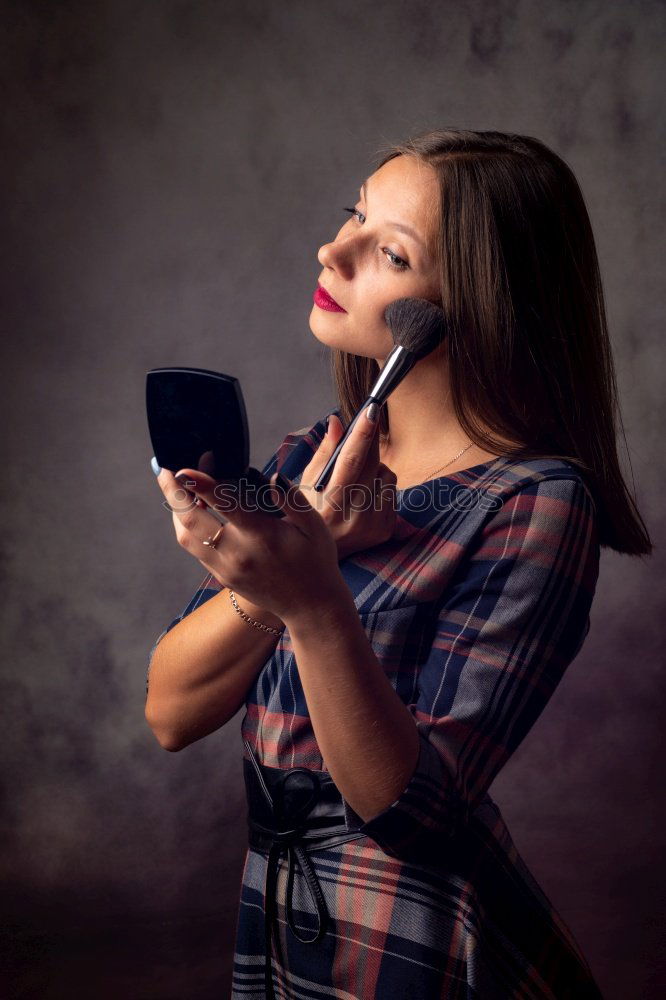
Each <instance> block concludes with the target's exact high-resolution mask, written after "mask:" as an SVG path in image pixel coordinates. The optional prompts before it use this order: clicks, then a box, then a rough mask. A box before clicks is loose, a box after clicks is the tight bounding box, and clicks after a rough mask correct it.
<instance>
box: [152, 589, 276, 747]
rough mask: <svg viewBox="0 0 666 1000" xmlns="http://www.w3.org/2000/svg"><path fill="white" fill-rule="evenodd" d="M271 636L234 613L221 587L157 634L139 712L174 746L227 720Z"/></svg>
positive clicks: (251, 611)
mask: <svg viewBox="0 0 666 1000" xmlns="http://www.w3.org/2000/svg"><path fill="white" fill-rule="evenodd" d="M238 603H239V605H240V607H241V609H242V610H243V611H244V612H246V614H248V615H249V616H250V617H252V618H257V619H258V620H259V621H261V622H263V623H264V624H266V625H272V626H273V627H274V628H280V627H281V626H282V623H281V621H280V619H279V618H277V617H276V616H275V615H272V614H270V613H269V612H267V611H265V610H263V609H261V608H257V607H255V606H254V605H252V604H250V603H249V602H248V601H242V600H241V599H240V598H239V599H238ZM277 641H278V637H277V636H275V635H273V634H272V633H270V632H264V631H262V630H261V629H258V628H256V627H255V626H253V625H250V624H249V623H248V622H246V621H245V620H244V619H242V618H241V617H240V615H239V614H238V612H237V611H236V610H235V609H234V607H233V605H232V603H231V601H230V599H229V590H228V588H226V587H225V588H224V589H223V590H222V591H220V593H219V594H216V595H215V597H211V598H210V599H209V600H208V601H206V602H205V603H204V604H202V605H201V607H199V608H197V609H196V610H195V611H192V612H190V614H189V615H187V616H186V617H185V618H184V619H183V620H182V621H181V622H179V623H178V624H177V625H175V626H174V627H173V628H172V629H171V630H170V631H169V632H167V634H166V635H165V636H164V637H163V638H162V639H161V640H160V642H159V643H158V645H157V648H156V649H155V651H154V653H153V657H152V661H151V665H150V672H149V681H148V696H147V699H146V707H145V717H146V721H147V722H148V724H149V726H150V728H151V729H152V730H153V732H154V733H155V736H156V738H157V740H158V742H159V743H160V744H161V745H162V746H163V747H164V748H165V749H168V750H180V749H182V748H183V747H184V746H187V745H189V744H190V743H193V742H195V740H198V739H201V738H202V737H203V736H207V735H208V734H209V733H211V732H213V731H214V730H216V729H219V728H220V726H223V725H224V724H225V723H226V722H228V721H229V719H230V718H232V717H233V716H234V715H235V714H236V712H237V711H238V709H239V708H240V706H241V705H242V703H243V701H244V700H245V697H246V695H247V691H248V689H249V688H250V686H251V684H252V683H253V681H254V679H255V678H256V676H257V673H258V672H259V670H260V669H261V667H262V666H263V664H264V663H265V662H266V660H267V659H268V658H269V656H270V655H271V653H272V651H273V649H274V648H275V645H276V643H277Z"/></svg>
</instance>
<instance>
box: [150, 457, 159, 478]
mask: <svg viewBox="0 0 666 1000" xmlns="http://www.w3.org/2000/svg"><path fill="white" fill-rule="evenodd" d="M150 467H151V469H152V470H153V472H154V473H155V475H156V476H159V474H160V472H161V471H162V467H161V466H160V465H158V464H157V459H156V458H155V456H154V455H153V457H152V458H151V460H150Z"/></svg>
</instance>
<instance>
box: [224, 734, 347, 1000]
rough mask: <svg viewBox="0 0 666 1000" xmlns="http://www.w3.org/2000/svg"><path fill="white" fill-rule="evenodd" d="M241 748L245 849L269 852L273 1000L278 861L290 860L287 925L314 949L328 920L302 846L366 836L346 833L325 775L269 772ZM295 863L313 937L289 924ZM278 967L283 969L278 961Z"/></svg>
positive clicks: (269, 992) (270, 993)
mask: <svg viewBox="0 0 666 1000" xmlns="http://www.w3.org/2000/svg"><path fill="white" fill-rule="evenodd" d="M243 744H244V746H245V748H246V750H247V752H248V754H249V759H248V758H245V757H244V758H243V777H244V779H245V790H246V793H247V803H248V817H247V823H248V830H249V843H250V847H253V848H255V849H256V850H259V851H268V866H267V870H266V887H265V892H264V913H265V917H264V927H265V955H266V961H265V991H266V996H267V997H268V998H269V1000H274V998H275V992H274V990H273V975H272V964H271V955H272V939H273V933H272V931H273V920H274V918H275V915H276V900H275V887H276V884H277V872H278V858H279V857H280V855H281V854H282V851H283V850H284V849H286V851H287V856H288V859H289V871H288V875H287V895H286V901H285V909H286V913H287V923H288V924H289V926H290V927H291V929H292V931H293V932H294V934H295V935H296V937H297V938H298V940H299V941H302V942H303V943H304V944H314V943H315V942H317V941H319V940H320V938H322V937H323V936H324V934H325V933H326V930H327V928H328V922H329V919H330V918H329V914H328V910H327V908H326V901H325V899H324V894H323V892H322V890H321V886H320V884H319V880H318V879H317V875H316V873H315V871H314V868H313V867H312V863H311V862H310V859H309V858H308V855H307V851H306V849H305V846H306V842H307V843H309V844H311V845H312V846H316V847H318V848H319V847H333V846H334V845H336V844H344V843H346V842H347V841H349V840H358V839H359V838H360V837H363V836H364V834H363V833H359V832H358V831H352V832H350V831H349V830H348V829H347V826H346V823H345V817H344V807H343V802H342V796H341V795H340V792H339V791H338V789H337V788H336V786H335V785H334V783H333V780H332V778H331V776H330V775H329V774H328V772H327V771H311V770H309V769H308V768H306V767H293V768H291V769H290V770H285V769H284V768H281V767H268V766H267V765H266V764H262V763H260V762H259V761H258V760H257V758H256V755H255V753H254V751H253V750H252V747H251V746H250V744H249V743H248V741H247V740H243ZM295 861H298V863H299V864H300V866H301V870H302V872H303V875H304V876H305V880H306V883H307V886H308V889H309V891H310V895H311V897H312V900H313V902H314V904H315V907H316V910H317V930H316V932H315V934H314V936H312V937H301V935H300V934H299V933H298V930H297V928H296V924H295V921H294V918H293V910H292V892H293V885H294V864H295ZM276 942H277V946H278V947H277V951H278V954H279V935H276ZM280 961H281V963H282V965H283V967H284V962H283V961H282V956H281V955H280Z"/></svg>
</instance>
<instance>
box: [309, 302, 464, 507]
mask: <svg viewBox="0 0 666 1000" xmlns="http://www.w3.org/2000/svg"><path fill="white" fill-rule="evenodd" d="M384 319H385V320H386V324H387V326H388V328H389V329H390V331H391V334H392V335H393V341H394V343H395V347H394V348H393V350H392V351H391V353H390V354H389V356H388V357H387V359H386V361H385V362H384V365H383V367H382V370H381V371H380V373H379V376H378V377H377V380H376V382H375V384H374V385H373V387H372V389H371V390H370V395H369V396H368V397H367V399H366V400H365V402H364V403H363V404H362V406H361V408H360V409H359V410H358V412H357V413H356V414H355V416H354V417H353V419H352V420H351V423H350V424H349V426H348V427H347V429H346V430H345V432H344V434H343V436H342V438H341V440H340V441H339V442H338V444H337V447H336V449H335V451H334V452H333V454H332V455H331V457H330V458H329V460H328V462H327V463H326V465H325V467H324V469H323V471H322V473H321V475H320V476H319V478H318V480H317V482H316V483H315V485H314V488H315V490H317V492H321V490H323V488H324V486H326V483H327V482H328V480H329V479H330V477H331V473H332V472H333V468H334V466H335V462H336V460H337V457H338V455H339V454H340V451H341V449H342V446H343V445H344V443H345V441H346V440H347V438H348V436H349V434H350V433H351V429H352V427H353V426H354V424H355V423H356V421H357V420H358V418H359V417H360V416H361V414H362V413H363V411H364V410H366V409H367V408H368V406H369V405H370V403H377V405H378V406H381V405H382V403H383V402H384V401H385V400H386V399H387V397H388V396H389V395H390V394H391V393H392V392H393V390H394V389H395V387H396V386H397V385H399V383H400V382H401V381H402V379H403V378H404V377H405V375H406V374H407V372H408V371H410V369H411V368H413V366H414V365H415V364H416V362H417V361H420V360H421V358H424V357H425V356H426V355H427V354H430V352H431V351H434V349H435V348H436V347H437V346H438V345H439V344H441V342H442V341H443V340H444V337H445V336H446V335H447V333H448V330H447V327H446V317H445V315H444V311H443V310H442V309H440V307H439V306H436V305H435V304H434V303H433V302H428V300H427V299H410V298H407V299H396V300H395V301H394V302H391V303H389V305H388V306H387V307H386V309H385V310H384Z"/></svg>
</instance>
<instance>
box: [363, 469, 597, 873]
mask: <svg viewBox="0 0 666 1000" xmlns="http://www.w3.org/2000/svg"><path fill="white" fill-rule="evenodd" d="M475 538H476V540H475V542H474V543H473V545H472V546H471V549H470V551H469V553H468V554H466V555H465V557H464V559H463V560H462V562H461V566H460V569H459V570H458V571H457V572H456V574H455V576H454V577H453V579H452V581H451V582H450V584H449V585H447V588H446V591H445V592H444V593H443V594H442V596H441V598H440V600H439V601H438V602H436V605H435V607H436V615H435V618H434V621H433V625H432V632H431V634H430V636H429V637H428V639H427V641H424V643H423V645H424V647H425V650H426V651H425V652H424V653H423V654H422V656H421V658H420V662H419V663H418V664H417V667H416V668H417V671H418V674H417V686H416V702H415V703H412V704H410V705H408V708H409V710H410V712H411V713H412V714H413V716H414V719H415V721H416V727H417V729H418V734H419V741H420V752H419V757H418V761H417V765H416V768H415V770H414V773H413V775H412V777H411V778H410V780H409V783H408V784H407V787H406V788H405V789H404V791H403V792H402V794H401V795H400V796H399V798H398V799H397V800H396V801H395V802H393V803H392V804H391V805H390V806H388V807H387V808H386V809H385V810H384V811H383V812H381V813H379V814H378V815H377V816H374V817H372V818H371V819H370V820H368V821H367V822H365V823H363V822H362V821H361V820H360V817H356V818H357V820H358V822H357V823H356V828H357V829H359V830H361V831H362V832H363V833H365V834H367V835H368V836H369V837H371V838H372V839H373V840H374V841H376V843H377V844H378V845H379V846H380V847H381V848H382V849H383V850H384V851H385V852H386V853H387V854H389V855H391V856H393V857H397V858H401V859H405V860H407V859H410V858H411V859H415V860H419V859H420V860H423V858H424V857H426V856H429V855H430V854H431V853H432V852H435V854H434V855H433V856H436V852H437V849H439V856H440V857H441V846H442V840H443V839H444V838H447V837H450V836H452V835H453V834H454V833H456V832H457V831H458V830H459V829H460V825H461V824H465V823H466V822H467V820H468V818H469V815H470V813H471V812H472V811H473V810H474V808H475V807H476V806H477V805H478V804H479V802H480V801H481V800H482V799H483V798H484V796H485V795H486V793H487V790H488V788H489V786H490V785H491V783H492V781H493V779H494V777H495V775H496V774H497V773H498V771H499V770H500V768H501V767H502V766H503V765H504V764H505V763H506V761H507V760H508V759H509V757H510V756H511V754H512V753H513V752H514V750H515V749H516V748H517V747H518V746H519V745H520V743H521V742H522V740H523V739H524V738H525V736H526V735H527V733H528V732H529V731H530V729H531V727H532V726H533V725H534V723H535V722H536V720H537V719H538V717H539V715H540V714H541V712H542V711H543V709H544V708H545V706H546V704H547V702H548V700H549V698H550V697H551V695H552V694H553V692H554V690H555V688H556V687H557V685H558V684H559V682H560V681H561V679H562V677H563V675H564V672H565V670H566V668H567V666H568V665H569V663H571V661H572V660H573V659H574V657H575V656H576V655H577V653H578V652H579V650H580V648H581V646H582V644H583V641H584V639H585V636H586V635H587V633H588V631H589V627H590V619H589V611H590V607H591V604H592V599H593V596H594V591H595V588H596V582H597V578H598V572H599V545H598V535H597V522H596V514H595V508H594V504H593V501H592V499H591V497H590V494H589V493H588V491H587V489H586V487H585V485H584V484H583V483H582V481H581V480H580V479H572V478H568V479H565V478H551V479H542V480H540V481H539V482H536V483H531V484H529V485H527V486H524V487H523V488H519V489H518V490H517V491H516V492H515V493H514V494H512V495H510V496H509V497H505V498H504V499H503V504H502V506H501V508H500V509H499V510H498V512H497V513H494V514H493V515H492V516H490V517H489V519H488V520H487V521H486V522H485V524H484V526H483V528H482V529H481V530H480V532H479V533H477V535H476V536H475ZM345 813H346V816H347V821H348V823H349V818H350V815H352V816H356V814H355V813H353V810H350V808H349V806H348V804H346V803H345ZM359 823H360V826H359V825H358V824H359Z"/></svg>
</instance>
